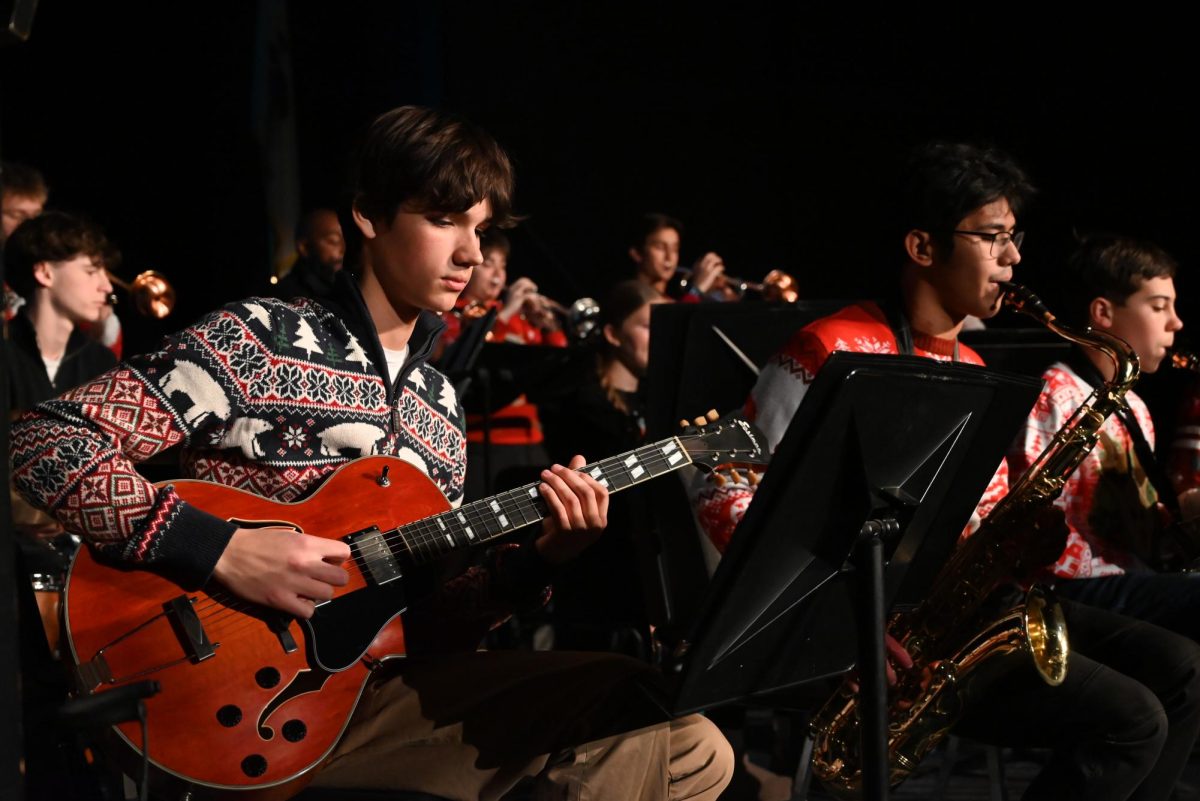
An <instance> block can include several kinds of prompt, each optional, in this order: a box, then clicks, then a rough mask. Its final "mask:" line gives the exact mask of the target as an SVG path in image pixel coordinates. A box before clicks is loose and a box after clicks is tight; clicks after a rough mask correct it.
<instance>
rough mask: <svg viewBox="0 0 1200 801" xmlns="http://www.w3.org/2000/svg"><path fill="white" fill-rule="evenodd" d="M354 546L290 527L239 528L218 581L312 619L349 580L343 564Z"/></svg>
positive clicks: (241, 593) (253, 598) (243, 594)
mask: <svg viewBox="0 0 1200 801" xmlns="http://www.w3.org/2000/svg"><path fill="white" fill-rule="evenodd" d="M349 558H350V546H349V545H347V544H346V543H344V542H342V541H341V540H327V539H323V538H321V537H313V536H310V535H308V534H300V533H298V532H296V531H295V530H293V529H285V528H256V529H246V528H239V529H238V530H237V531H235V532H233V537H232V538H231V539H230V540H229V544H228V545H227V546H225V551H224V553H222V554H221V558H220V559H219V560H218V561H217V566H216V569H214V570H213V577H214V578H216V579H217V581H219V582H221V583H222V584H224V585H225V586H226V587H228V588H229V589H230V590H232V591H233V593H234V594H235V595H238V596H240V597H242V598H244V599H246V600H247V601H253V602H254V603H257V604H263V605H264V606H270V607H273V608H275V609H280V610H282V611H284V612H287V613H288V614H290V615H295V616H296V617H301V618H310V617H312V614H313V610H314V609H315V608H316V602H317V601H327V600H329V599H330V598H332V597H333V590H334V588H335V587H342V586H344V585H345V584H346V582H347V581H349V576H348V575H347V574H346V571H345V570H343V569H342V568H341V567H340V565H341V564H342V563H343V562H345V561H346V560H347V559H349Z"/></svg>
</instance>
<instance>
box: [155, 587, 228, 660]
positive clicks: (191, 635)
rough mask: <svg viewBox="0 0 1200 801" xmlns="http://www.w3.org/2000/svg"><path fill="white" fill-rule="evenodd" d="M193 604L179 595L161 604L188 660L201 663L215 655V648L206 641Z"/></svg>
mask: <svg viewBox="0 0 1200 801" xmlns="http://www.w3.org/2000/svg"><path fill="white" fill-rule="evenodd" d="M194 603H195V601H193V600H192V599H191V598H188V597H187V596H186V595H180V596H178V597H175V598H172V599H171V600H169V601H167V602H166V603H165V604H163V609H164V610H165V611H166V613H167V619H168V620H170V621H171V627H172V628H173V629H175V634H176V636H178V637H179V641H180V643H182V645H183V650H184V651H185V652H186V653H187V655H188V658H189V659H191V660H192V661H193V662H203V661H204V660H205V659H208V658H209V657H210V656H212V655H213V654H214V653H216V646H215V645H214V644H213V643H212V642H211V641H210V640H209V639H208V634H206V633H205V631H204V626H203V625H202V624H201V623H200V617H199V616H198V615H197V614H196V610H195V608H193V606H192V604H194Z"/></svg>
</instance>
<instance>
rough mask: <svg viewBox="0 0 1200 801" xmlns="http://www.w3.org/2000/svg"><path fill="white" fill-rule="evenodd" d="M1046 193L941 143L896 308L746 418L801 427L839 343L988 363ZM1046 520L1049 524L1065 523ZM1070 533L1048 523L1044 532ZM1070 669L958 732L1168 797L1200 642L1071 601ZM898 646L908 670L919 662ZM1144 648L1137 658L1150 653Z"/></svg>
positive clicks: (911, 182) (836, 339)
mask: <svg viewBox="0 0 1200 801" xmlns="http://www.w3.org/2000/svg"><path fill="white" fill-rule="evenodd" d="M1032 194H1033V188H1032V187H1031V186H1030V184H1029V183H1028V181H1027V179H1026V178H1025V176H1024V174H1023V172H1022V171H1021V170H1020V168H1018V167H1017V166H1016V165H1015V164H1014V163H1013V162H1012V161H1011V160H1009V159H1008V158H1007V157H1006V156H1004V155H1003V154H1000V153H998V152H996V151H993V150H985V149H981V148H976V147H972V146H969V145H950V144H940V143H937V144H932V145H928V146H926V147H924V148H922V149H920V150H918V151H917V152H916V153H915V155H914V157H913V159H912V161H911V162H910V164H909V169H908V173H907V185H906V187H905V189H904V191H902V192H901V193H900V195H899V197H900V198H901V199H903V200H904V202H906V203H912V204H913V207H912V208H913V211H911V212H910V211H909V209H908V208H907V207H905V208H902V209H900V213H901V214H903V215H904V217H903V218H902V219H906V220H907V222H906V224H905V226H904V228H903V229H902V230H903V239H902V242H903V248H904V257H905V260H904V265H903V267H902V268H901V271H900V286H899V293H898V294H899V298H898V299H897V301H896V302H895V303H894V305H893V307H892V308H888V309H885V308H883V307H881V306H879V305H876V304H874V303H858V304H855V305H853V306H849V307H847V308H845V309H843V310H841V311H839V312H837V313H835V314H833V315H831V316H829V317H826V318H823V319H821V320H817V321H815V322H813V323H811V324H809V325H807V326H805V327H804V328H803V329H801V330H800V331H799V332H797V334H796V335H795V336H794V337H793V338H792V340H791V341H790V342H789V343H788V344H787V345H786V346H785V347H784V349H783V350H782V351H781V352H780V353H779V354H777V355H776V356H775V357H773V358H772V359H771V360H770V361H769V362H768V364H767V365H766V367H764V369H763V371H762V373H761V374H760V376H759V380H758V383H757V384H756V386H755V388H754V390H753V393H752V395H751V397H750V399H749V400H748V402H747V407H748V408H747V412H748V414H749V415H750V416H752V417H753V418H756V419H757V423H758V425H759V427H760V428H761V429H762V431H763V433H764V434H766V436H767V438H768V439H769V440H771V443H772V445H774V444H777V443H778V442H779V440H780V438H782V436H783V434H784V432H785V431H786V429H787V426H788V424H789V422H790V421H791V418H792V415H793V414H794V413H795V411H796V409H797V408H798V407H799V405H800V402H801V401H802V400H803V398H804V396H805V394H806V393H807V390H808V387H809V385H810V384H811V383H812V381H813V379H814V377H815V376H816V374H817V373H818V372H819V371H820V369H821V367H822V366H823V365H824V363H825V361H826V359H828V357H829V355H830V354H831V353H832V352H834V351H837V350H843V351H853V352H862V353H911V354H916V355H920V356H925V357H927V358H931V359H937V360H942V361H951V360H953V361H960V362H966V363H968V364H979V365H981V364H982V363H983V362H982V360H981V359H980V357H979V356H978V354H976V353H975V352H974V351H973V350H971V349H970V348H969V347H967V346H966V345H963V344H962V343H960V342H959V341H958V334H959V332H960V331H961V329H962V325H963V321H964V320H965V319H966V318H967V316H968V315H975V316H977V317H980V318H988V317H991V316H993V315H994V314H996V312H997V311H998V310H999V308H1000V301H1001V296H1002V294H1003V292H1002V290H1001V288H1000V286H999V285H998V283H999V282H1003V281H1010V280H1011V279H1012V276H1013V268H1014V267H1015V266H1016V264H1017V263H1018V262H1019V261H1020V259H1021V255H1020V251H1019V247H1020V244H1021V241H1022V236H1021V233H1020V232H1019V231H1018V230H1017V228H1016V225H1017V217H1016V210H1017V209H1020V208H1021V207H1022V206H1023V204H1024V202H1025V201H1026V200H1027V199H1028V198H1029V197H1030V196H1031V195H1032ZM1007 489H1008V481H1007V470H1006V469H1005V466H1004V465H1003V463H1002V464H1001V465H1000V466H999V469H998V470H997V472H996V474H995V476H994V477H993V479H992V481H991V483H990V485H989V487H988V489H987V491H986V492H985V493H984V495H983V497H982V498H981V499H980V502H979V505H978V507H977V509H976V512H975V514H974V515H973V516H972V519H971V522H970V524H969V525H968V530H969V531H974V530H975V529H976V528H977V527H978V525H979V522H980V520H981V518H982V517H985V516H986V515H987V513H988V512H989V511H990V510H991V508H992V507H993V506H994V505H995V504H996V502H997V501H999V500H1000V498H1002V497H1003V496H1004V494H1005V493H1006V492H1007ZM697 497H698V502H699V509H698V515H699V518H700V520H701V524H702V526H703V527H704V528H705V529H706V531H707V533H708V534H709V536H710V538H711V539H712V540H713V542H714V543H715V544H716V545H717V546H718V547H719V548H723V546H724V544H725V543H727V542H728V540H729V537H730V536H731V535H732V533H733V527H734V526H735V525H736V523H737V521H738V520H740V519H741V516H742V514H743V513H744V510H745V508H746V506H747V505H748V504H749V502H750V499H751V497H752V490H751V488H749V487H745V486H735V485H732V484H727V485H726V486H725V487H719V488H718V487H706V488H704V489H703V490H701V491H700V492H699V493H698V496H697ZM1050 523H1051V521H1049V520H1047V521H1044V522H1042V523H1040V524H1039V526H1038V527H1039V530H1040V529H1041V528H1042V527H1043V526H1047V527H1048V526H1050ZM1058 533H1059V532H1057V531H1053V530H1046V531H1045V532H1044V535H1045V536H1057V535H1058ZM1064 607H1065V612H1066V617H1067V624H1068V625H1067V628H1068V631H1069V632H1070V640H1071V657H1070V669H1069V670H1068V672H1067V677H1066V680H1065V681H1064V683H1063V684H1062V685H1060V686H1058V687H1051V686H1049V685H1047V684H1046V683H1045V682H1044V681H1042V680H1041V679H1040V678H1039V677H1037V676H1035V675H1034V671H1033V670H1032V669H1030V668H1029V667H1027V668H1022V669H1018V670H1014V671H1012V672H1011V673H1009V674H1008V675H1006V676H1004V677H1003V678H1001V679H1000V680H998V681H997V682H996V683H995V684H994V685H992V686H991V687H989V691H988V692H987V693H986V694H985V695H984V697H982V698H979V699H974V700H973V703H972V706H971V707H970V708H969V709H968V710H967V714H966V716H965V717H964V718H963V720H961V721H960V723H959V724H958V726H957V727H956V731H957V732H960V733H965V734H968V735H969V736H972V737H974V738H976V739H981V740H984V741H987V742H993V743H997V744H1001V745H1018V746H1025V747H1043V748H1050V749H1052V750H1053V757H1052V759H1051V761H1050V763H1049V764H1048V765H1047V766H1046V768H1045V769H1044V770H1043V771H1042V772H1041V774H1039V776H1038V777H1037V779H1036V780H1035V781H1034V782H1033V783H1032V784H1031V785H1030V787H1029V788H1028V789H1027V791H1026V793H1025V796H1024V797H1025V799H1043V798H1045V799H1066V798H1079V799H1090V800H1093V801H1094V800H1095V799H1114V801H1115V800H1116V799H1127V798H1137V799H1166V798H1167V797H1168V796H1169V795H1170V793H1171V791H1172V788H1173V787H1174V785H1175V783H1176V781H1177V779H1178V777H1179V775H1180V773H1181V772H1182V770H1183V768H1184V766H1185V764H1186V762H1187V758H1188V754H1189V753H1190V751H1191V748H1192V745H1193V743H1194V742H1195V740H1196V735H1197V732H1200V647H1197V646H1196V644H1195V643H1193V642H1191V641H1190V640H1188V639H1187V638H1184V637H1180V636H1179V635H1177V634H1174V633H1172V632H1170V631H1166V630H1164V629H1161V628H1158V627H1156V626H1153V625H1150V624H1148V623H1144V622H1142V621H1137V620H1133V619H1130V618H1126V617H1123V616H1121V615H1116V614H1113V613H1111V612H1108V611H1105V610H1100V609H1094V608H1092V607H1088V606H1084V605H1082V604H1074V603H1070V602H1065V603H1064ZM899 650H900V649H899V646H898V645H897V644H895V643H892V644H891V648H890V649H889V651H890V653H891V654H892V657H891V658H892V660H893V661H894V662H897V663H898V664H899V666H900V667H901V668H903V667H906V666H907V664H908V657H907V655H905V654H900V653H899ZM1135 655H1136V656H1135Z"/></svg>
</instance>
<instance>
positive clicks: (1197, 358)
mask: <svg viewBox="0 0 1200 801" xmlns="http://www.w3.org/2000/svg"><path fill="white" fill-rule="evenodd" d="M1166 361H1167V363H1168V364H1170V365H1171V366H1172V367H1174V368H1176V369H1177V370H1191V371H1192V372H1193V373H1200V355H1197V354H1195V353H1192V352H1191V351H1186V350H1169V351H1167V359H1166Z"/></svg>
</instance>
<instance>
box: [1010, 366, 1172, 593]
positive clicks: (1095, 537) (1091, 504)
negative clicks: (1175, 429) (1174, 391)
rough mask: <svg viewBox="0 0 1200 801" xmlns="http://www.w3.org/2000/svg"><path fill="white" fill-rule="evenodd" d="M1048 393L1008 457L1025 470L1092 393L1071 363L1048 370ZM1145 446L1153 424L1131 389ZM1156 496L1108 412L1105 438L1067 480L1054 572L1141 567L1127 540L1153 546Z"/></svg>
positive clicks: (1102, 572)
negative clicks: (1062, 536)
mask: <svg viewBox="0 0 1200 801" xmlns="http://www.w3.org/2000/svg"><path fill="white" fill-rule="evenodd" d="M1042 381H1043V382H1044V383H1043V386H1042V394H1041V395H1039V396H1038V400H1037V403H1036V404H1035V405H1034V407H1033V411H1032V412H1030V414H1029V419H1028V421H1026V423H1025V430H1024V431H1023V432H1022V434H1021V436H1020V438H1019V439H1018V441H1017V442H1016V443H1014V445H1013V448H1012V450H1011V451H1010V452H1009V455H1008V458H1009V461H1010V462H1011V463H1012V469H1013V470H1014V472H1015V471H1017V470H1020V471H1021V472H1024V471H1025V470H1026V469H1027V468H1028V467H1029V465H1030V464H1032V463H1033V461H1034V460H1035V459H1036V458H1037V457H1038V455H1039V454H1040V453H1041V452H1042V451H1043V450H1044V449H1045V448H1046V446H1047V445H1048V444H1049V443H1050V440H1052V439H1053V438H1054V435H1055V433H1057V432H1058V430H1059V429H1060V428H1062V426H1063V424H1064V423H1065V422H1066V421H1067V418H1069V417H1070V416H1071V415H1072V414H1073V413H1074V411H1075V410H1076V409H1077V408H1079V406H1080V405H1081V404H1082V403H1083V402H1084V401H1085V400H1087V398H1088V396H1089V395H1091V394H1092V390H1093V389H1094V388H1093V387H1092V386H1091V385H1090V384H1088V383H1087V382H1086V381H1084V380H1083V379H1082V378H1080V377H1079V375H1078V374H1077V373H1076V372H1075V371H1074V370H1072V369H1071V368H1070V367H1069V366H1068V365H1066V364H1063V363H1061V362H1059V363H1056V364H1054V365H1051V366H1050V368H1049V369H1047V370H1046V372H1044V373H1042ZM1125 402H1126V403H1127V404H1128V405H1129V408H1130V409H1131V410H1132V411H1133V414H1134V418H1135V419H1136V420H1137V421H1138V425H1139V426H1141V428H1142V433H1143V434H1144V435H1145V436H1146V441H1147V442H1148V443H1150V447H1151V448H1153V447H1154V422H1153V421H1152V420H1151V419H1150V411H1149V410H1148V409H1147V408H1146V404H1145V403H1144V402H1143V401H1142V399H1141V398H1139V397H1138V396H1137V395H1136V394H1135V393H1133V392H1128V393H1126V395H1125ZM1157 502H1158V495H1157V494H1156V493H1155V491H1154V486H1153V485H1152V484H1151V483H1150V480H1149V479H1148V478H1147V476H1146V472H1145V471H1144V470H1143V469H1142V466H1141V464H1140V463H1139V462H1138V459H1137V455H1136V453H1135V452H1134V447H1133V439H1132V438H1131V437H1130V435H1129V431H1128V430H1127V429H1126V428H1125V426H1124V424H1123V423H1122V422H1121V421H1120V420H1119V419H1117V417H1116V416H1115V415H1110V416H1109V417H1108V419H1106V420H1105V421H1104V425H1103V426H1102V427H1101V428H1100V438H1099V440H1098V441H1097V442H1096V447H1094V448H1092V450H1091V452H1089V453H1088V455H1087V457H1086V458H1085V459H1084V460H1083V462H1082V463H1081V464H1080V465H1079V468H1078V469H1077V470H1076V471H1075V472H1074V473H1073V474H1072V475H1071V477H1070V478H1069V479H1067V483H1066V484H1065V485H1064V486H1063V491H1062V495H1060V496H1059V497H1058V500H1056V501H1055V504H1056V505H1057V506H1059V507H1060V508H1061V509H1062V510H1063V512H1064V514H1065V515H1066V520H1067V528H1068V530H1069V534H1068V535H1067V547H1066V549H1065V550H1064V551H1063V553H1062V556H1060V557H1059V558H1058V562H1057V563H1055V565H1054V567H1053V572H1054V575H1056V576H1059V577H1060V578H1095V577H1097V576H1118V575H1121V574H1122V573H1124V572H1125V569H1126V568H1127V567H1131V566H1132V565H1133V564H1134V563H1135V562H1136V557H1134V556H1133V554H1132V553H1131V552H1130V551H1129V550H1128V548H1127V545H1128V544H1129V543H1135V542H1136V543H1140V545H1141V547H1148V545H1149V543H1150V541H1151V538H1152V537H1153V534H1154V530H1155V526H1156V519H1155V518H1156V515H1155V511H1154V509H1155V504H1156V503H1157Z"/></svg>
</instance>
